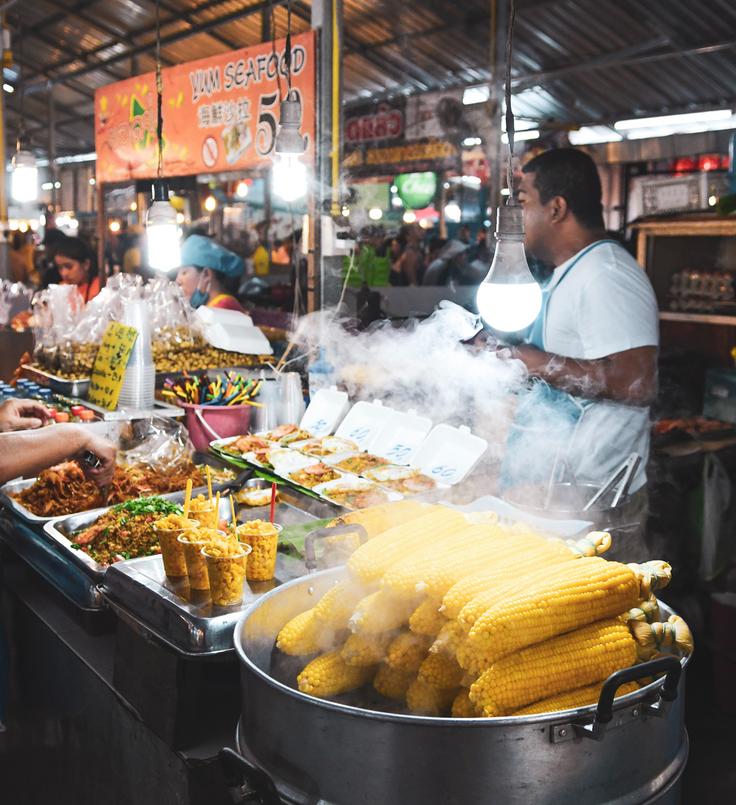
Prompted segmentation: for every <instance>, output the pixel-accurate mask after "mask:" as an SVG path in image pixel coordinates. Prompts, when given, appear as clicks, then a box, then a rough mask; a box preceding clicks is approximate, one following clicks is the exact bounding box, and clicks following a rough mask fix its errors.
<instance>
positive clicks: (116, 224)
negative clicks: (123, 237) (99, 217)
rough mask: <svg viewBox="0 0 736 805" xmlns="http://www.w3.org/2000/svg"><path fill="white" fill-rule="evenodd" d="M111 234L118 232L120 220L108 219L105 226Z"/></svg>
mask: <svg viewBox="0 0 736 805" xmlns="http://www.w3.org/2000/svg"><path fill="white" fill-rule="evenodd" d="M107 228H108V229H109V230H110V232H112V234H113V235H116V234H117V233H118V232H120V221H110V223H109V224H108V227H107Z"/></svg>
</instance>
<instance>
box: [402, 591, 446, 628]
mask: <svg viewBox="0 0 736 805" xmlns="http://www.w3.org/2000/svg"><path fill="white" fill-rule="evenodd" d="M439 607H440V601H439V599H437V598H427V599H426V601H422V603H421V604H419V606H418V607H417V608H416V609H415V610H414V612H412V613H411V617H410V618H409V629H411V631H412V632H414V634H423V635H427V636H428V637H434V636H435V635H437V634H439V631H440V629H441V628H442V627H443V626H444V625H445V623H447V619H446V618H445V616H444V615H443V614H442V613H441V612H440V611H439Z"/></svg>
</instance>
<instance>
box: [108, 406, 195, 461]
mask: <svg viewBox="0 0 736 805" xmlns="http://www.w3.org/2000/svg"><path fill="white" fill-rule="evenodd" d="M193 452H194V446H193V445H192V442H191V441H190V439H189V434H188V433H187V429H186V428H185V427H184V425H183V424H182V423H181V422H179V421H178V420H176V419H170V418H168V417H159V416H153V417H148V418H146V419H137V420H134V421H131V422H126V423H125V424H124V425H123V427H122V429H121V432H120V452H119V453H118V463H120V464H129V465H141V464H142V465H145V466H147V467H151V468H152V469H154V470H157V471H158V472H162V473H166V472H171V471H173V470H175V469H178V468H180V467H181V466H182V465H183V464H188V463H191V459H192V454H193Z"/></svg>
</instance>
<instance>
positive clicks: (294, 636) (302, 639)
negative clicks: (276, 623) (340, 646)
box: [276, 609, 324, 657]
mask: <svg viewBox="0 0 736 805" xmlns="http://www.w3.org/2000/svg"><path fill="white" fill-rule="evenodd" d="M322 634H324V630H323V629H322V628H321V627H320V626H319V624H318V623H317V621H316V620H315V618H314V609H308V610H306V611H305V612H302V613H301V614H300V615H297V616H296V617H295V618H292V619H291V620H290V621H289V622H288V623H287V624H286V625H285V626H284V627H283V628H282V629H281V631H280V632H279V634H278V637H277V638H276V647H277V648H278V649H279V651H283V652H284V654H289V655H290V656H293V657H298V656H302V655H304V654H315V653H316V652H318V651H320V650H321V646H320V636H321V635H322Z"/></svg>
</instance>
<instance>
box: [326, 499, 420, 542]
mask: <svg viewBox="0 0 736 805" xmlns="http://www.w3.org/2000/svg"><path fill="white" fill-rule="evenodd" d="M426 510H427V505H426V504H424V503H417V502H416V501H414V500H399V501H396V502H395V503H386V504H384V505H382V506H371V507H369V508H367V509H361V510H360V511H355V512H350V513H349V514H343V515H341V516H340V517H337V518H335V519H334V520H333V521H332V522H331V523H328V525H327V527H328V528H331V527H332V526H339V525H356V524H357V525H361V526H363V528H364V529H365V531H366V535H367V538H368V539H373V537H377V536H378V535H379V534H382V533H383V532H384V531H387V530H388V529H389V528H393V527H395V526H399V525H403V524H404V523H408V522H410V521H411V520H415V519H416V518H417V517H419V516H421V515H422V514H424V513H425V512H426Z"/></svg>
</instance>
